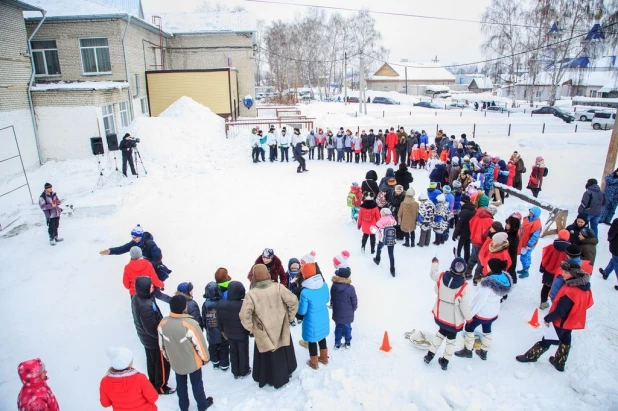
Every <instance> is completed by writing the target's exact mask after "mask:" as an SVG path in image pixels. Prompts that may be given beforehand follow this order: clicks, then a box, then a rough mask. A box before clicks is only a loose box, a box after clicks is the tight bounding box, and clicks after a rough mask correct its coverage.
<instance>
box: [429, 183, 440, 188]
mask: <svg viewBox="0 0 618 411" xmlns="http://www.w3.org/2000/svg"><path fill="white" fill-rule="evenodd" d="M429 188H438V183H436V182H434V181H432V182H431V183H429Z"/></svg>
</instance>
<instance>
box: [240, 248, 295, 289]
mask: <svg viewBox="0 0 618 411" xmlns="http://www.w3.org/2000/svg"><path fill="white" fill-rule="evenodd" d="M256 264H264V260H262V256H259V257H258V258H257V259H256V260H255V263H253V265H256ZM266 268H268V274H270V279H271V280H273V282H275V283H281V284H283V285H285V286H286V287H287V286H288V275H287V274H286V273H285V269H284V268H283V265H282V264H281V260H280V259H279V257H277V256H276V255H275V256H273V260H272V261H271V262H270V264H269V265H267V266H266ZM247 278H248V279H249V281H251V282H252V284H253V266H251V269H250V270H249V274H248V275H247Z"/></svg>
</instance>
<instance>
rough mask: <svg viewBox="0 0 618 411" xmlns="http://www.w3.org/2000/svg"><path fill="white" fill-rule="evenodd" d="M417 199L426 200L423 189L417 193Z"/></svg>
mask: <svg viewBox="0 0 618 411" xmlns="http://www.w3.org/2000/svg"><path fill="white" fill-rule="evenodd" d="M418 200H419V201H426V200H427V193H426V192H424V191H421V193H420V194H419V195H418Z"/></svg>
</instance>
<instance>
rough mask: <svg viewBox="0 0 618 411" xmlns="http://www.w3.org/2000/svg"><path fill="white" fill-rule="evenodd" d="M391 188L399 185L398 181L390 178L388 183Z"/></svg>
mask: <svg viewBox="0 0 618 411" xmlns="http://www.w3.org/2000/svg"><path fill="white" fill-rule="evenodd" d="M387 183H388V185H389V186H394V185H395V184H397V180H395V179H394V178H393V177H391V178H389V179H388V181H387Z"/></svg>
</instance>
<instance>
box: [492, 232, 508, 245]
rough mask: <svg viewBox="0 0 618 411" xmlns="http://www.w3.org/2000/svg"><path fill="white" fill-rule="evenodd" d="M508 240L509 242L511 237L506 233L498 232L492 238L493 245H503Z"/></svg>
mask: <svg viewBox="0 0 618 411" xmlns="http://www.w3.org/2000/svg"><path fill="white" fill-rule="evenodd" d="M508 240H509V235H508V234H507V233H505V232H504V231H500V232H497V233H496V234H494V236H493V237H492V238H491V241H492V242H493V243H495V244H501V243H504V242H505V241H508Z"/></svg>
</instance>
